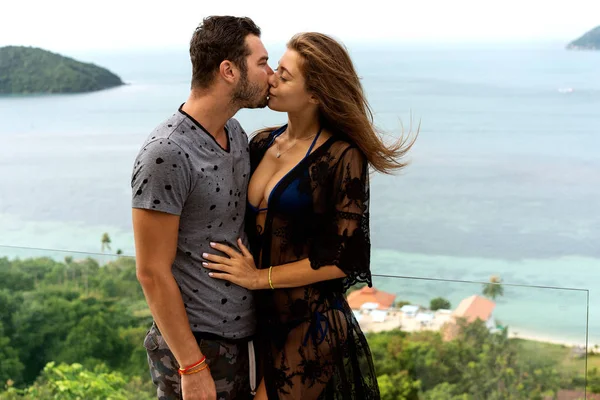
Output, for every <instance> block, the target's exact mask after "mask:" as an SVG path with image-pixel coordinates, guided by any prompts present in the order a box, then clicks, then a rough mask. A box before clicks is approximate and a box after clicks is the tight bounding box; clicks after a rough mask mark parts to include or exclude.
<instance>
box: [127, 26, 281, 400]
mask: <svg viewBox="0 0 600 400" xmlns="http://www.w3.org/2000/svg"><path fill="white" fill-rule="evenodd" d="M190 56H191V61H192V70H193V74H192V89H191V93H190V96H189V98H188V100H187V101H186V102H185V103H184V104H183V105H182V106H181V107H180V108H179V110H178V111H177V112H176V113H175V114H174V115H173V116H171V117H170V118H169V119H167V120H166V121H165V122H164V123H162V124H160V125H159V126H158V127H157V128H156V129H155V130H154V131H153V132H152V133H151V134H150V136H149V137H148V139H147V140H146V142H145V143H144V145H143V146H142V148H141V149H140V152H139V154H138V157H137V158H136V160H135V163H134V171H133V176H132V183H131V186H132V194H133V200H132V205H133V229H134V236H135V245H136V257H137V277H138V280H139V282H140V284H141V286H142V288H143V290H144V294H145V296H146V300H147V302H148V305H149V307H150V311H151V312H152V316H153V317H154V324H153V325H152V328H151V329H150V331H149V332H148V335H147V336H146V339H145V341H144V346H145V347H146V349H147V352H148V362H149V365H150V371H151V375H152V379H153V382H154V383H155V385H156V386H157V394H158V398H159V399H161V400H163V399H164V400H171V399H180V398H183V399H184V400H196V399H215V398H218V399H244V398H249V397H251V385H252V387H255V386H254V382H250V379H249V375H251V374H253V372H254V371H253V362H254V360H253V357H249V353H250V354H253V349H252V346H251V344H252V342H251V341H250V339H251V336H252V335H253V334H254V330H255V315H254V305H253V299H252V293H251V292H250V291H248V290H246V289H243V288H241V287H239V286H237V285H233V284H228V283H225V281H221V280H216V279H212V278H210V277H209V276H208V270H207V269H205V268H204V267H203V266H202V262H203V261H204V260H203V258H202V254H203V253H205V252H210V251H211V250H212V249H211V247H210V243H211V242H219V243H224V244H229V245H231V246H236V244H237V240H238V239H241V240H242V242H243V243H244V244H245V245H246V244H247V240H246V236H245V233H244V214H245V208H246V190H247V186H248V180H249V178H250V161H249V154H248V137H247V136H246V133H245V132H244V130H243V129H242V127H241V126H240V124H239V123H238V122H237V121H236V120H234V119H232V117H233V116H234V114H235V113H236V112H237V111H238V110H239V109H241V108H261V107H265V106H266V105H267V97H268V90H269V85H268V78H269V76H270V75H272V74H273V71H272V70H271V68H270V67H269V66H268V64H267V60H268V54H267V51H266V50H265V47H264V45H263V44H262V42H261V40H260V29H259V28H258V27H257V26H256V25H255V24H254V22H253V21H252V20H251V19H249V18H237V17H231V16H213V17H208V18H206V19H204V21H203V23H202V24H201V25H200V26H199V27H198V28H197V29H196V31H195V32H194V35H193V37H192V40H191V43H190ZM204 356H206V362H205V363H200V364H199V362H200V361H202V360H203V357H204ZM206 364H207V365H208V366H209V368H203V366H205V365H206ZM194 365H196V367H194V368H191V370H190V371H191V372H194V373H191V374H190V373H186V374H182V375H181V376H180V374H179V371H180V370H179V368H184V369H185V368H186V367H192V366H194ZM198 371H199V372H198Z"/></svg>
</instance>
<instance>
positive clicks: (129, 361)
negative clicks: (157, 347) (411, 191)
mask: <svg viewBox="0 0 600 400" xmlns="http://www.w3.org/2000/svg"><path fill="white" fill-rule="evenodd" d="M109 242H110V240H109V238H108V235H106V234H105V236H103V242H102V245H103V250H104V248H105V247H106V246H108V243H109ZM105 245H106V246H105ZM117 254H118V255H117V256H114V255H110V254H105V256H106V257H103V256H99V257H94V258H91V257H86V256H84V255H79V254H78V255H75V257H78V258H74V257H73V256H67V257H64V259H55V258H47V257H36V258H21V259H19V258H13V259H9V258H6V257H4V258H0V360H1V361H2V362H0V400H17V399H36V400H50V399H59V398H60V399H64V400H75V399H90V400H91V399H98V400H99V399H113V400H120V399H136V400H150V399H153V398H156V393H155V389H154V387H153V385H152V382H151V380H150V375H149V372H148V367H147V364H146V353H145V349H144V347H143V345H142V343H143V341H144V337H145V334H146V331H147V330H148V328H149V326H150V323H151V321H152V317H151V315H150V312H149V310H148V307H147V305H146V302H145V300H144V296H143V293H142V290H141V288H140V285H139V283H138V282H137V279H136V271H135V260H134V259H133V258H132V257H127V256H122V255H121V254H122V252H121V251H120V250H118V251H117ZM102 259H104V260H102ZM353 290H358V287H356V288H353ZM442 300H443V299H441V300H440V299H435V301H432V305H435V307H432V308H437V307H438V306H439V307H448V306H449V303H447V302H446V301H442ZM438 303H439V304H438ZM367 340H368V341H369V344H370V348H371V351H372V354H373V359H374V363H375V368H376V371H377V375H378V382H379V386H380V389H381V398H382V400H417V399H420V400H479V399H488V400H490V399H491V400H500V399H514V400H534V399H538V400H545V399H556V398H567V397H561V394H570V395H572V396H571V397H568V398H569V399H579V398H583V393H584V390H585V387H586V383H587V390H588V396H595V395H591V393H598V392H600V374H599V373H598V367H599V366H600V356H598V355H596V354H595V353H596V352H595V351H593V350H592V351H590V352H589V353H588V360H587V362H588V365H587V366H588V368H589V373H588V376H587V382H586V377H585V374H584V370H585V365H584V364H585V358H584V357H574V356H573V352H572V349H571V348H569V347H567V346H563V345H555V344H550V343H543V342H537V341H531V340H524V339H511V338H508V337H507V335H506V332H498V333H490V331H489V329H488V328H487V327H486V326H485V324H484V323H483V322H482V321H481V320H479V319H478V320H476V321H475V322H472V323H469V324H467V323H461V324H460V329H459V330H458V331H457V334H456V336H455V338H454V339H453V340H450V341H446V340H444V339H443V337H442V335H441V334H440V332H434V331H422V332H405V331H403V330H401V329H394V330H391V331H387V332H380V333H368V334H367ZM584 354H585V353H584ZM578 395H580V396H578ZM588 398H595V397H588Z"/></svg>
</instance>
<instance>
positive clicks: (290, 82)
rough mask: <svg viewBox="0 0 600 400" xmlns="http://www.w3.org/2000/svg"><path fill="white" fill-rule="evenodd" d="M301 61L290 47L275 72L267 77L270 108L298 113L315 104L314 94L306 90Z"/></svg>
mask: <svg viewBox="0 0 600 400" xmlns="http://www.w3.org/2000/svg"><path fill="white" fill-rule="evenodd" d="M301 62H302V59H301V58H300V55H299V54H298V53H297V52H296V51H295V50H290V49H287V50H286V52H285V53H284V54H283V56H282V57H281V60H279V66H278V67H277V69H276V70H275V73H274V74H273V75H271V76H270V77H269V84H270V85H271V89H270V90H269V108H270V109H271V110H274V111H281V112H288V113H289V112H291V113H298V112H302V111H304V110H305V109H306V108H308V107H315V105H316V104H317V103H316V100H315V98H314V96H312V95H311V94H310V93H309V92H308V91H307V90H306V80H305V79H304V76H303V75H302V72H301V69H300V63H301Z"/></svg>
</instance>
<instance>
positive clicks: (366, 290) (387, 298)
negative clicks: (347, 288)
mask: <svg viewBox="0 0 600 400" xmlns="http://www.w3.org/2000/svg"><path fill="white" fill-rule="evenodd" d="M394 300H396V295H395V294H391V293H386V292H383V291H381V290H377V289H375V288H374V287H373V288H370V287H368V286H365V287H363V288H362V289H359V290H355V291H354V292H352V293H350V294H349V295H348V304H350V308H351V309H353V310H360V307H361V306H362V305H363V304H365V303H377V304H379V306H378V307H377V309H378V310H387V309H388V308H390V307H392V306H393V305H394Z"/></svg>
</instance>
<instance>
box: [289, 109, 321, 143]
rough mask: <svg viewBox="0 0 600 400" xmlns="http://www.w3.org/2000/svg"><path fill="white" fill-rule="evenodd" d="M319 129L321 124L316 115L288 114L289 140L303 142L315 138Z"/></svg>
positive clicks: (311, 113)
mask: <svg viewBox="0 0 600 400" xmlns="http://www.w3.org/2000/svg"><path fill="white" fill-rule="evenodd" d="M311 111H312V110H311ZM319 128H320V124H319V119H318V116H317V114H316V113H313V112H310V113H308V112H307V113H298V114H292V113H288V127H287V137H288V140H302V139H305V138H309V137H314V136H315V134H316V133H317V132H318V130H319Z"/></svg>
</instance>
